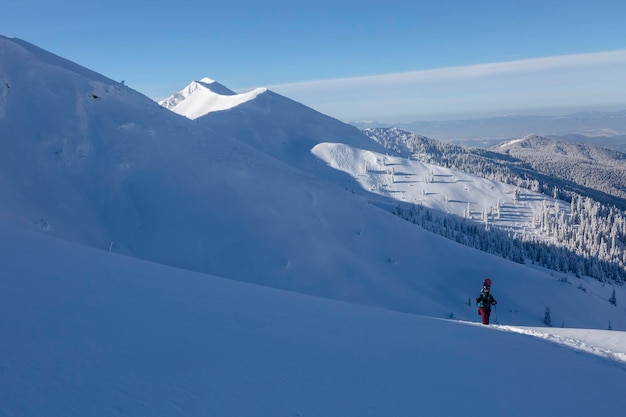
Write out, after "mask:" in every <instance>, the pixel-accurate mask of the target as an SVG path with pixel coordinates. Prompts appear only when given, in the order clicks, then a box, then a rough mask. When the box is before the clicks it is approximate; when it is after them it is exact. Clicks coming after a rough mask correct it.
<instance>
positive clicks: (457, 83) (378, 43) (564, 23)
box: [0, 0, 626, 121]
mask: <svg viewBox="0 0 626 417" xmlns="http://www.w3.org/2000/svg"><path fill="white" fill-rule="evenodd" d="M624 16H626V4H625V3H624V2H623V1H621V0H619V1H618V0H613V1H603V0H599V1H595V2H589V1H579V0H572V1H545V0H543V1H535V0H525V1H503V0H498V1H495V0H494V1H473V2H468V1H437V2H430V1H429V2H418V1H415V0H413V1H395V2H388V1H367V0H362V1H359V2H352V1H350V2H348V1H343V2H342V1H338V0H335V1H326V0H317V1H315V2H308V3H301V2H294V1H293V0H291V1H283V0H278V1H272V2H263V1H229V2H219V3H216V2H202V1H197V0H179V1H143V0H141V1H130V2H129V1H126V2H122V1H119V0H107V1H102V0H92V1H89V2H85V1H83V0H80V1H78V0H56V1H55V0H8V1H5V2H3V6H2V13H0V34H2V35H5V36H15V37H18V38H21V39H24V40H26V41H28V42H31V43H34V44H35V45H37V46H40V47H42V48H44V49H47V50H49V51H51V52H53V53H56V54H58V55H61V56H63V57H65V58H67V59H70V60H72V61H75V62H77V63H79V64H81V65H84V66H86V67H88V68H90V69H93V70H95V71H97V72H100V73H102V74H104V75H106V76H108V77H110V78H112V79H115V80H124V81H125V82H126V84H127V85H129V86H130V87H132V88H134V89H136V90H138V91H140V92H142V93H144V94H145V95H147V96H149V97H151V98H154V99H160V98H164V97H167V96H169V95H170V94H172V93H174V92H176V91H178V90H180V89H182V88H183V87H184V86H185V85H187V84H188V83H189V82H190V81H193V80H197V79H200V78H202V77H210V78H213V79H215V80H217V81H218V82H220V83H222V84H224V85H226V86H228V87H229V88H231V89H233V90H235V91H247V90H249V89H252V88H255V87H262V86H267V87H270V88H271V89H273V90H274V91H276V92H278V93H281V94H284V95H287V96H288V97H290V98H293V99H295V100H297V101H300V102H302V103H304V104H307V105H310V106H312V107H314V108H316V109H318V110H320V111H322V112H324V113H327V114H329V115H331V116H334V117H337V118H340V119H342V120H350V121H356V120H381V121H396V120H398V121H399V120H404V121H407V120H428V119H444V118H453V117H474V116H482V115H497V114H506V113H511V112H521V113H540V112H542V113H545V112H550V111H553V112H563V111H566V110H579V109H612V108H626V80H625V78H626V77H624V76H623V75H622V74H626V56H625V55H626V25H624ZM606 52H611V53H609V54H607V53H606ZM598 53H600V54H598ZM503 63H507V64H503ZM494 64H495V65H494ZM477 70H479V71H478V72H477ZM435 74H439V75H438V76H435ZM441 74H447V77H442V76H441Z"/></svg>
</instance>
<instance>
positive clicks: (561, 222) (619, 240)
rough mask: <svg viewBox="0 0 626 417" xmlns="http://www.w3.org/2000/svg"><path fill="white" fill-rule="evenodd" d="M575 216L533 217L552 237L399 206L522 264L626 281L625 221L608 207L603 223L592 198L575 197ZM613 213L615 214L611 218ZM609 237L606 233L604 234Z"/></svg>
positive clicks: (426, 224)
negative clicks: (609, 219) (548, 239)
mask: <svg viewBox="0 0 626 417" xmlns="http://www.w3.org/2000/svg"><path fill="white" fill-rule="evenodd" d="M580 200H582V203H580V204H572V206H573V207H574V208H573V209H572V210H573V211H572V215H570V216H565V214H564V213H565V212H564V211H563V210H561V211H556V210H551V211H548V208H547V207H548V206H547V205H545V206H544V207H546V208H545V209H544V210H540V211H539V212H538V213H537V215H536V216H535V224H534V227H536V228H543V229H544V232H547V233H549V234H551V235H552V236H554V239H552V241H551V242H546V241H545V239H542V238H540V237H538V236H537V235H534V234H531V233H520V232H517V231H511V230H503V229H498V228H496V227H485V225H484V224H481V223H477V222H475V221H473V220H469V219H465V218H460V217H456V216H453V215H448V214H445V213H442V212H439V211H435V210H430V209H428V208H425V207H424V206H423V205H421V204H418V205H415V204H413V205H410V206H406V205H398V206H397V207H396V208H395V209H394V214H396V215H397V216H399V217H401V218H403V219H405V220H407V221H409V222H411V223H414V224H417V225H419V226H421V227H422V228H424V229H426V230H428V231H430V232H433V233H436V234H438V235H440V236H443V237H446V238H448V239H451V240H454V241H455V242H458V243H461V244H463V245H465V246H470V247H472V248H475V249H478V250H480V251H483V252H487V253H491V254H494V255H497V256H500V257H502V258H505V259H510V260H512V261H515V262H518V263H526V262H532V263H533V264H536V265H540V266H543V267H545V268H549V269H552V270H555V271H559V272H567V273H573V274H576V276H583V275H586V276H590V277H593V278H595V279H597V280H599V281H601V282H607V281H611V282H615V283H618V284H623V283H624V279H625V278H626V251H625V250H624V247H625V242H626V220H625V218H624V216H623V213H617V210H616V209H609V212H608V214H607V217H605V218H607V219H608V218H611V219H612V221H611V223H610V224H609V223H608V222H607V223H605V222H603V221H602V220H600V219H601V218H600V217H599V216H598V215H597V210H598V209H600V208H601V206H600V205H599V203H597V202H593V200H591V199H589V198H580V199H578V200H574V201H575V202H578V201H580ZM611 216H612V217H611ZM605 236H608V238H605Z"/></svg>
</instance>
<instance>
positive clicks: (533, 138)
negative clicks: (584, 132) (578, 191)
mask: <svg viewBox="0 0 626 417" xmlns="http://www.w3.org/2000/svg"><path fill="white" fill-rule="evenodd" d="M491 150H493V151H495V152H499V153H505V154H507V155H511V156H513V157H515V158H517V159H519V160H522V161H524V162H526V163H527V164H528V165H529V166H530V167H531V168H532V169H534V170H535V171H537V172H540V173H543V174H546V175H549V176H551V177H555V178H560V179H563V180H567V181H571V182H573V183H576V184H579V185H581V186H583V187H586V188H590V189H593V190H597V191H601V192H604V193H607V194H608V195H611V196H614V197H618V198H620V199H622V200H624V201H626V154H624V153H622V152H619V151H615V150H611V149H607V148H603V147H598V146H592V145H587V144H574V143H568V142H564V141H558V140H554V139H548V138H545V137H541V136H537V135H528V136H525V137H523V138H521V139H518V140H513V141H508V142H505V143H503V144H501V145H498V146H495V147H493V148H491Z"/></svg>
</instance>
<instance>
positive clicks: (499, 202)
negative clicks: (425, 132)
mask: <svg viewBox="0 0 626 417" xmlns="http://www.w3.org/2000/svg"><path fill="white" fill-rule="evenodd" d="M313 153H314V154H315V155H317V156H318V157H319V158H320V159H322V160H324V161H326V162H327V163H328V165H330V166H331V167H333V168H334V169H337V170H340V171H343V172H346V173H348V174H350V176H352V177H353V178H355V179H356V180H357V182H358V183H359V185H360V186H361V187H362V188H364V189H367V190H369V191H371V192H372V193H375V194H378V195H380V196H384V197H387V198H388V199H391V200H396V201H398V202H405V203H411V204H416V205H422V206H424V207H428V208H431V209H435V210H437V211H440V212H442V213H446V214H451V215H455V216H457V217H459V218H466V219H473V220H475V221H476V222H479V223H483V224H487V225H489V226H495V227H499V228H501V229H504V230H514V231H519V230H522V229H524V230H525V231H526V233H538V232H539V230H535V227H534V223H533V221H534V218H535V216H536V215H537V214H538V213H539V212H540V211H541V209H542V207H547V208H548V209H549V210H553V211H554V210H560V211H563V212H565V213H566V215H567V213H568V212H569V206H568V205H567V203H565V202H563V201H558V200H556V199H553V198H549V197H547V196H545V195H542V194H539V193H535V192H532V191H528V190H520V189H518V188H517V187H515V186H513V185H508V184H503V183H498V182H496V181H491V180H487V179H484V178H479V177H476V176H473V175H469V174H466V173H463V172H460V171H455V170H453V169H449V168H444V167H440V166H435V165H430V164H425V163H422V162H419V161H415V160H412V159H409V158H402V157H399V156H390V155H386V154H381V153H377V152H372V151H363V150H361V149H357V148H353V147H351V146H348V145H345V144H339V143H321V144H319V145H317V146H316V147H315V148H313ZM555 207H556V209H555Z"/></svg>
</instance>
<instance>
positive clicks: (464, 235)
mask: <svg viewBox="0 0 626 417" xmlns="http://www.w3.org/2000/svg"><path fill="white" fill-rule="evenodd" d="M365 133H366V134H367V135H368V136H369V137H370V138H372V139H373V140H375V141H376V142H378V143H380V144H382V145H383V146H385V147H386V148H387V149H389V150H391V151H393V152H394V153H396V154H398V155H401V156H404V157H409V158H414V159H417V160H420V161H422V162H426V163H430V164H435V165H439V166H444V167H449V168H453V169H456V170H459V171H463V172H468V173H471V174H473V175H477V176H480V177H484V178H488V179H491V180H494V181H498V182H502V183H506V184H514V185H516V186H517V187H519V188H521V189H527V190H530V191H534V192H539V193H543V194H546V195H548V196H551V197H553V198H558V199H560V200H563V201H564V202H567V203H568V204H569V210H565V208H566V207H563V206H559V204H558V203H556V204H547V203H545V202H544V204H542V205H541V209H540V210H538V211H537V212H536V213H535V214H534V218H533V222H532V227H530V228H518V229H515V230H513V229H511V228H498V227H490V223H491V221H490V219H493V218H495V217H497V216H499V210H497V209H495V210H493V209H492V210H489V211H485V212H484V213H482V214H481V216H480V219H479V220H480V222H481V223H482V227H481V226H480V225H479V224H477V222H476V221H468V220H467V219H464V218H459V217H455V216H450V215H445V214H442V213H437V212H433V211H432V210H429V209H428V208H425V207H422V206H420V205H408V206H407V205H406V204H405V205H399V206H398V207H397V208H396V210H395V211H394V212H395V213H396V214H397V215H399V216H400V217H402V218H404V219H406V220H408V221H411V222H413V223H416V224H419V225H421V226H422V227H424V228H425V229H427V230H429V231H432V232H434V233H437V234H439V235H441V236H445V237H447V238H449V239H452V240H455V241H456V242H459V243H462V244H464V245H467V246H471V247H474V248H477V249H480V250H482V251H486V252H489V253H493V254H496V255H499V256H502V257H504V258H506V259H511V260H514V261H516V262H520V263H524V262H532V263H534V264H537V265H541V266H543V267H546V268H550V269H553V270H555V271H559V272H571V273H574V274H576V275H577V276H581V275H588V276H591V277H594V278H596V279H598V280H599V281H601V282H605V281H613V282H616V283H620V284H621V283H623V282H624V278H625V277H626V252H625V247H626V214H625V212H624V210H622V209H620V208H618V206H616V205H614V204H611V203H619V202H620V201H621V198H620V197H619V196H609V198H602V200H603V201H607V202H605V203H602V202H600V201H596V200H594V198H593V197H590V196H589V195H582V194H580V192H589V194H591V195H592V196H595V197H598V196H600V192H599V191H598V190H591V189H588V188H585V187H583V186H581V185H579V184H574V183H571V182H570V183H569V184H568V182H567V181H566V180H562V179H560V178H558V177H550V176H548V175H545V174H543V173H540V172H536V171H534V170H533V169H531V168H530V167H529V166H528V165H527V164H524V163H523V162H520V161H519V160H517V159H516V158H514V157H512V156H510V155H508V154H500V153H497V152H493V151H488V150H482V149H465V148H463V147H461V146H457V145H453V144H449V143H444V142H440V141H436V140H433V139H430V138H426V137H424V136H420V135H417V134H413V133H409V132H403V131H401V130H398V129H394V128H390V129H367V130H365ZM609 152H610V153H611V154H613V155H617V154H618V153H616V152H614V151H609ZM520 165H521V167H520ZM604 180H605V181H606V178H604Z"/></svg>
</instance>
